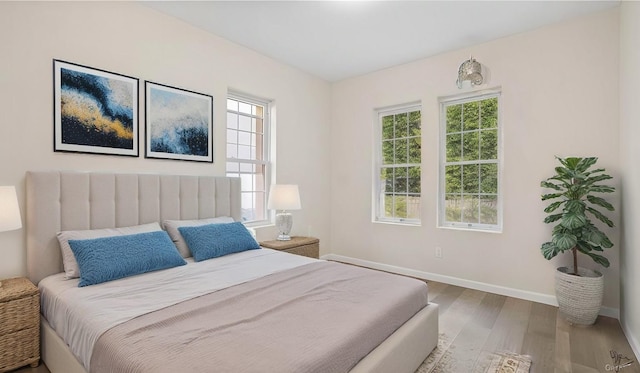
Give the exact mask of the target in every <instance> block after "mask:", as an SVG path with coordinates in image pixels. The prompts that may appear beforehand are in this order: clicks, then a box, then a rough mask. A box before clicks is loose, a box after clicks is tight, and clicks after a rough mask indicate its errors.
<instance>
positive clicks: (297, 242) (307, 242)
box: [260, 236, 320, 259]
mask: <svg viewBox="0 0 640 373" xmlns="http://www.w3.org/2000/svg"><path fill="white" fill-rule="evenodd" d="M260 246H262V247H266V248H269V249H274V250H281V251H284V252H287V253H291V254H297V255H303V256H308V257H310V258H316V259H318V256H319V254H320V240H318V239H317V238H313V237H301V236H294V237H291V240H290V241H278V240H273V241H262V242H260Z"/></svg>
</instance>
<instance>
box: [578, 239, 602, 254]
mask: <svg viewBox="0 0 640 373" xmlns="http://www.w3.org/2000/svg"><path fill="white" fill-rule="evenodd" d="M576 246H577V247H578V250H579V251H580V252H581V253H584V254H587V253H590V252H591V251H593V250H596V251H602V248H601V247H600V246H595V245H592V244H590V243H589V242H586V241H583V240H578V243H577V244H576Z"/></svg>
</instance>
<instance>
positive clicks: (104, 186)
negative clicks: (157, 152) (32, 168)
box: [26, 171, 241, 284]
mask: <svg viewBox="0 0 640 373" xmlns="http://www.w3.org/2000/svg"><path fill="white" fill-rule="evenodd" d="M26 199H27V211H26V216H27V217H26V220H27V226H26V230H27V273H28V276H29V279H30V280H31V281H32V282H33V283H35V284H37V283H38V282H39V281H40V280H42V279H43V278H45V277H47V276H49V275H52V274H54V273H59V272H62V270H63V268H62V256H61V254H60V248H59V244H58V240H57V238H56V234H57V233H58V232H60V231H63V230H80V229H99V228H115V227H125V226H131V225H138V224H144V223H151V222H154V221H157V222H162V221H163V220H165V219H173V220H177V219H202V218H211V217H216V216H231V217H233V218H234V220H236V221H240V216H241V209H240V179H239V178H228V177H215V176H180V175H151V174H113V173H89V172H60V171H51V172H27V197H26Z"/></svg>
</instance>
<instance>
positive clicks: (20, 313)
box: [0, 278, 40, 372]
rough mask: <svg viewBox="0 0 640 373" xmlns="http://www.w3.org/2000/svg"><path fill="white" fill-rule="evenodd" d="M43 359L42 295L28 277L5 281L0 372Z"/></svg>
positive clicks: (1, 291)
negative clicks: (41, 351)
mask: <svg viewBox="0 0 640 373" xmlns="http://www.w3.org/2000/svg"><path fill="white" fill-rule="evenodd" d="M39 360H40V296H39V295H38V288H36V287H35V286H34V285H33V284H32V283H31V282H29V280H27V279H25V278H15V279H9V280H3V281H2V287H1V288H0V372H7V371H10V370H13V369H16V368H19V367H21V366H24V365H31V366H32V367H35V366H37V365H38V361H39Z"/></svg>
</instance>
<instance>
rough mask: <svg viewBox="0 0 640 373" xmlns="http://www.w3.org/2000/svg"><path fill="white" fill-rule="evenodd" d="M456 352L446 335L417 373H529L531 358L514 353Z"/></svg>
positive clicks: (443, 335)
mask: <svg viewBox="0 0 640 373" xmlns="http://www.w3.org/2000/svg"><path fill="white" fill-rule="evenodd" d="M472 351H473V350H469V349H464V352H463V353H461V351H456V346H455V345H452V344H451V342H450V341H449V340H448V338H447V336H446V335H445V334H440V336H439V338H438V346H437V347H436V348H435V350H433V352H432V353H431V354H430V355H429V356H428V357H427V359H426V360H425V361H424V362H423V363H422V364H421V365H420V367H418V370H416V372H415V373H529V369H530V368H531V357H529V356H527V355H519V354H516V353H513V352H497V353H490V352H486V351H481V352H477V351H476V352H475V353H471V354H469V352H472Z"/></svg>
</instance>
